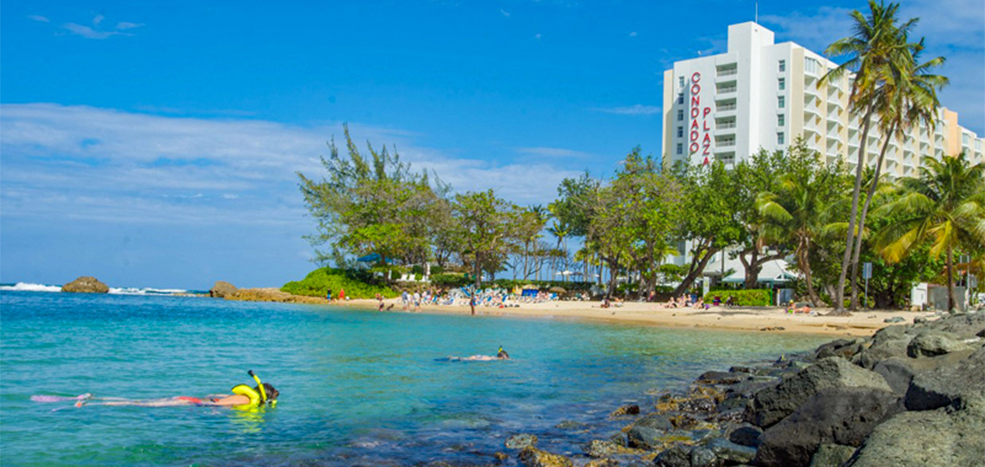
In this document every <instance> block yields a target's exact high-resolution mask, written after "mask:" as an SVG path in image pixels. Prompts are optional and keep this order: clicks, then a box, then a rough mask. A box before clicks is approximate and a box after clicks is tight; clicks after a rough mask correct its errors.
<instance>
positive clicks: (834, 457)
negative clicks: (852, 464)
mask: <svg viewBox="0 0 985 467" xmlns="http://www.w3.org/2000/svg"><path fill="white" fill-rule="evenodd" d="M855 449H856V448H855V447H853V446H842V445H840V444H822V445H820V446H818V448H817V451H815V452H814V457H811V467H839V466H840V465H841V464H844V463H845V462H846V461H848V459H851V458H852V454H855Z"/></svg>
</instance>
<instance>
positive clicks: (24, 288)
mask: <svg viewBox="0 0 985 467" xmlns="http://www.w3.org/2000/svg"><path fill="white" fill-rule="evenodd" d="M0 290H16V291H19V292H61V291H62V287H61V286H60V285H45V284H31V283H28V282H18V283H16V284H14V285H0Z"/></svg>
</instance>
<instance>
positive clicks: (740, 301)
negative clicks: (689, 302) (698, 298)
mask: <svg viewBox="0 0 985 467" xmlns="http://www.w3.org/2000/svg"><path fill="white" fill-rule="evenodd" d="M715 297H720V298H721V300H722V303H725V301H726V300H728V298H729V297H732V298H733V301H734V302H735V304H736V305H739V306H770V305H772V303H770V298H771V297H770V291H769V290H768V289H749V290H713V291H711V292H708V295H705V297H704V300H705V303H713V302H714V301H715Z"/></svg>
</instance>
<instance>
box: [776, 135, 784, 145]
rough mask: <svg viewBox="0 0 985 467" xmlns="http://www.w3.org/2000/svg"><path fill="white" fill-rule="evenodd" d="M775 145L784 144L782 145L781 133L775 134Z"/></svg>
mask: <svg viewBox="0 0 985 467" xmlns="http://www.w3.org/2000/svg"><path fill="white" fill-rule="evenodd" d="M776 144H784V143H783V133H777V134H776Z"/></svg>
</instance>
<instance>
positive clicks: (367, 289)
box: [280, 268, 398, 298]
mask: <svg viewBox="0 0 985 467" xmlns="http://www.w3.org/2000/svg"><path fill="white" fill-rule="evenodd" d="M328 289H332V295H338V293H339V290H340V289H345V296H346V297H351V298H374V297H376V294H382V295H383V296H384V297H386V298H393V297H396V296H397V295H398V294H397V292H394V291H393V289H391V288H389V287H387V286H386V285H383V284H381V283H380V281H379V280H378V279H377V278H376V277H375V276H373V274H372V273H371V272H369V271H366V270H360V269H347V270H343V269H334V268H321V269H316V270H314V271H311V272H310V273H309V274H308V275H307V276H305V278H304V279H303V280H300V281H292V282H288V283H286V284H284V286H283V287H281V288H280V290H281V291H283V292H287V293H291V294H294V295H306V296H309V297H324V296H325V293H326V292H327V291H328Z"/></svg>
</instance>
